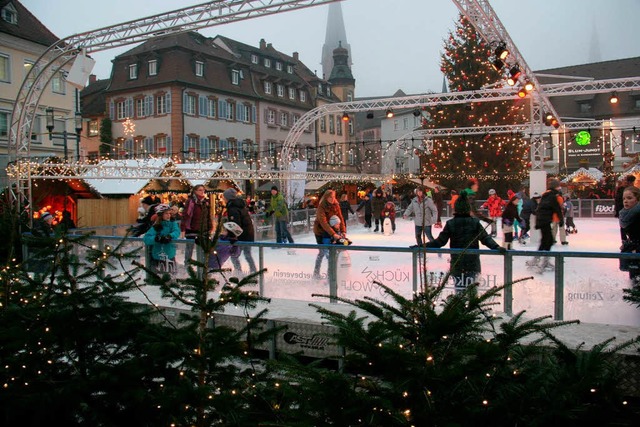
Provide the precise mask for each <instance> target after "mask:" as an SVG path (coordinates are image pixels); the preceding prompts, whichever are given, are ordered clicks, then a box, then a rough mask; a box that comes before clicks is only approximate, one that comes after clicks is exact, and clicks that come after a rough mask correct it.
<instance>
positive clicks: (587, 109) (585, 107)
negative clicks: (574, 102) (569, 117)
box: [578, 101, 592, 114]
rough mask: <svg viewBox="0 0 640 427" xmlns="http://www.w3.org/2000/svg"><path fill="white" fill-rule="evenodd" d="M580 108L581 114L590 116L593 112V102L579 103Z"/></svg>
mask: <svg viewBox="0 0 640 427" xmlns="http://www.w3.org/2000/svg"><path fill="white" fill-rule="evenodd" d="M578 108H580V113H582V114H589V113H591V110H592V105H591V101H582V102H579V103H578Z"/></svg>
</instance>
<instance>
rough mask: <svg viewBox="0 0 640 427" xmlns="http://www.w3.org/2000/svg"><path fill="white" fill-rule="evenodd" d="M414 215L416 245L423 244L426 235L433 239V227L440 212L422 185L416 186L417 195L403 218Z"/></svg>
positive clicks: (428, 238)
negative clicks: (426, 194)
mask: <svg viewBox="0 0 640 427" xmlns="http://www.w3.org/2000/svg"><path fill="white" fill-rule="evenodd" d="M412 215H413V224H414V231H415V236H416V245H418V246H422V243H423V242H424V237H426V238H427V240H429V241H432V240H433V234H431V227H432V226H433V225H434V224H435V223H436V220H437V218H438V212H437V208H436V205H435V203H434V202H433V200H432V199H431V198H429V197H426V196H425V194H424V187H422V186H419V187H418V188H416V197H414V198H413V199H412V200H411V203H409V207H408V208H407V209H406V210H405V211H404V213H403V214H402V218H403V219H407V218H409V217H410V216H412Z"/></svg>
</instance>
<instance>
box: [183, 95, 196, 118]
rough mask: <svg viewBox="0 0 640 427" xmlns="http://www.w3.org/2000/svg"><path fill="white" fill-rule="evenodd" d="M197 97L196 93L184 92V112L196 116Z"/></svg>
mask: <svg viewBox="0 0 640 427" xmlns="http://www.w3.org/2000/svg"><path fill="white" fill-rule="evenodd" d="M196 101H197V99H196V97H195V95H192V94H189V93H185V94H184V107H183V109H182V112H183V113H184V114H189V115H192V116H195V114H196Z"/></svg>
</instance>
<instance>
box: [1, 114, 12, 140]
mask: <svg viewBox="0 0 640 427" xmlns="http://www.w3.org/2000/svg"><path fill="white" fill-rule="evenodd" d="M9 115H10V113H8V112H6V111H0V138H2V139H6V138H7V137H8V136H9Z"/></svg>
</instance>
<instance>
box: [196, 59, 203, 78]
mask: <svg viewBox="0 0 640 427" xmlns="http://www.w3.org/2000/svg"><path fill="white" fill-rule="evenodd" d="M195 72H196V76H197V77H202V76H203V75H204V62H202V61H196V69H195Z"/></svg>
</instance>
